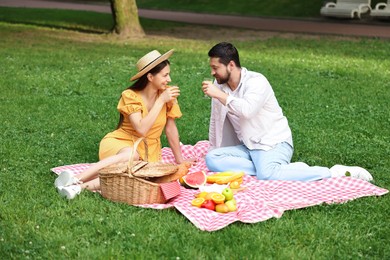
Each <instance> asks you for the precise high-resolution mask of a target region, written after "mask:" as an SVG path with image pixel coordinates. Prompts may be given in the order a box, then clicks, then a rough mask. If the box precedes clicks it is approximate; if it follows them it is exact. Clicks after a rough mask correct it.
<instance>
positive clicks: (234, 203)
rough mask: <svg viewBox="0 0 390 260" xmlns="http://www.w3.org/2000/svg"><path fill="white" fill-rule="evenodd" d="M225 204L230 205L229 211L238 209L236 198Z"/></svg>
mask: <svg viewBox="0 0 390 260" xmlns="http://www.w3.org/2000/svg"><path fill="white" fill-rule="evenodd" d="M225 205H226V206H227V207H228V209H229V212H232V211H236V210H237V204H236V200H235V199H231V200H228V201H226V202H225Z"/></svg>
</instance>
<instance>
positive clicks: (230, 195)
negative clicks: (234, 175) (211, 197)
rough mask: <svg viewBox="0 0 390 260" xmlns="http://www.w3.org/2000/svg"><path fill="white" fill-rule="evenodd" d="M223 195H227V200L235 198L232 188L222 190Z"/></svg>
mask: <svg viewBox="0 0 390 260" xmlns="http://www.w3.org/2000/svg"><path fill="white" fill-rule="evenodd" d="M222 195H223V196H225V199H226V200H231V199H233V191H232V189H230V188H225V189H224V190H223V191H222Z"/></svg>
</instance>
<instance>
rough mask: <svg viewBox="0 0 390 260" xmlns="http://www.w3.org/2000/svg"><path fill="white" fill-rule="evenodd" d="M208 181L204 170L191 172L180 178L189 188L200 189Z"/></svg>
mask: <svg viewBox="0 0 390 260" xmlns="http://www.w3.org/2000/svg"><path fill="white" fill-rule="evenodd" d="M206 181H207V176H206V173H205V172H204V171H198V172H193V173H189V174H187V175H185V176H183V177H182V178H181V179H180V183H181V184H182V185H183V186H184V187H185V188H187V189H199V187H200V186H202V185H204V184H205V183H206Z"/></svg>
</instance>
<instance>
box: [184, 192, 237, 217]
mask: <svg viewBox="0 0 390 260" xmlns="http://www.w3.org/2000/svg"><path fill="white" fill-rule="evenodd" d="M195 197H196V198H195V199H193V200H192V201H191V205H192V206H195V207H198V208H205V209H209V210H213V211H216V212H219V213H228V212H232V211H236V210H237V202H236V200H235V199H234V194H233V190H232V189H230V188H225V189H223V191H222V193H218V192H205V191H203V192H201V193H198V194H196V195H195Z"/></svg>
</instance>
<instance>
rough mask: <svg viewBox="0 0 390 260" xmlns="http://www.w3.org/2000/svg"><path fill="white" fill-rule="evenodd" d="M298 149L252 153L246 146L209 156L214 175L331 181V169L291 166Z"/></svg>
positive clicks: (281, 146)
mask: <svg viewBox="0 0 390 260" xmlns="http://www.w3.org/2000/svg"><path fill="white" fill-rule="evenodd" d="M293 152H294V149H293V148H292V147H291V145H290V144H288V143H286V142H283V143H279V144H277V145H276V146H275V147H274V148H272V149H271V150H269V151H264V150H250V149H248V148H247V147H246V146H245V145H237V146H228V147H221V148H216V149H214V150H211V151H209V152H208V153H207V155H206V165H207V168H208V169H209V170H210V171H212V172H223V171H243V172H245V173H246V174H248V175H253V176H256V177H257V179H259V180H288V181H315V180H321V179H324V178H330V177H331V174H330V171H329V169H328V168H326V167H320V166H312V167H311V166H309V165H307V164H305V163H303V162H296V163H290V161H291V157H292V155H293Z"/></svg>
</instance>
